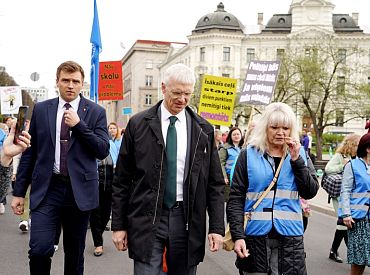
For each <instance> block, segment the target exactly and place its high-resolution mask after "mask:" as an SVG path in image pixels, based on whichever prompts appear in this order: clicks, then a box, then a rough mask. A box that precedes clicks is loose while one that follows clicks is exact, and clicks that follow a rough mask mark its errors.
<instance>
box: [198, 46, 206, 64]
mask: <svg viewBox="0 0 370 275" xmlns="http://www.w3.org/2000/svg"><path fill="white" fill-rule="evenodd" d="M199 61H201V62H204V61H206V47H201V48H200V58H199Z"/></svg>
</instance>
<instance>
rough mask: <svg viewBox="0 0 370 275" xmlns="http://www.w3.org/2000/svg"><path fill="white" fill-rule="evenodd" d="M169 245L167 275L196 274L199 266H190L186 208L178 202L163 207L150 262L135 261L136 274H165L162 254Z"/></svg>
mask: <svg viewBox="0 0 370 275" xmlns="http://www.w3.org/2000/svg"><path fill="white" fill-rule="evenodd" d="M164 247H167V253H166V259H167V266H168V272H167V275H195V274H196V272H197V267H196V266H192V267H188V265H187V258H188V232H187V231H186V228H185V217H184V208H183V206H182V204H177V205H176V206H175V207H173V208H171V209H166V208H164V209H162V216H161V222H160V224H159V226H158V230H157V234H156V239H155V241H154V247H153V250H152V258H151V260H150V263H143V262H139V261H135V262H134V275H164V274H165V273H163V272H162V254H163V250H164Z"/></svg>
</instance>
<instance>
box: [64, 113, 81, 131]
mask: <svg viewBox="0 0 370 275" xmlns="http://www.w3.org/2000/svg"><path fill="white" fill-rule="evenodd" d="M64 121H65V123H66V124H67V125H68V127H71V128H72V127H73V126H75V125H76V124H77V123H79V122H80V117H79V116H78V114H77V112H76V111H75V110H73V109H68V110H65V111H64Z"/></svg>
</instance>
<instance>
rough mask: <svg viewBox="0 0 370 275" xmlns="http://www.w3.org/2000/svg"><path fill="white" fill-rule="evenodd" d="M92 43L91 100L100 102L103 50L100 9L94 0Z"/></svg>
mask: <svg viewBox="0 0 370 275" xmlns="http://www.w3.org/2000/svg"><path fill="white" fill-rule="evenodd" d="M90 42H91V43H92V50H91V70H90V99H91V100H93V101H95V102H98V87H99V85H98V84H99V54H100V52H101V50H102V44H101V37H100V26H99V16H98V8H97V6H96V0H94V19H93V25H92V30H91V37H90Z"/></svg>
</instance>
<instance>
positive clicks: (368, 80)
mask: <svg viewBox="0 0 370 275" xmlns="http://www.w3.org/2000/svg"><path fill="white" fill-rule="evenodd" d="M367 85H370V77H367Z"/></svg>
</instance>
